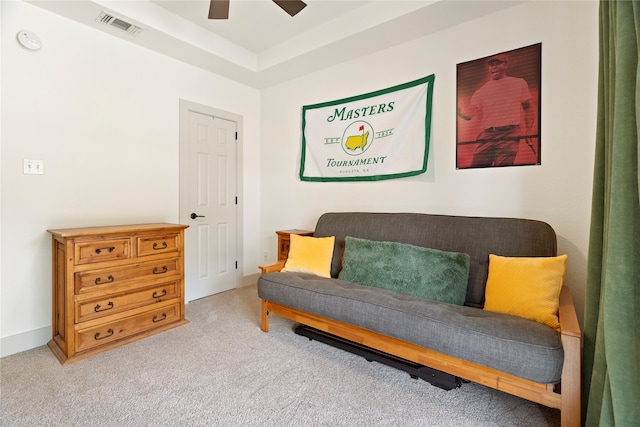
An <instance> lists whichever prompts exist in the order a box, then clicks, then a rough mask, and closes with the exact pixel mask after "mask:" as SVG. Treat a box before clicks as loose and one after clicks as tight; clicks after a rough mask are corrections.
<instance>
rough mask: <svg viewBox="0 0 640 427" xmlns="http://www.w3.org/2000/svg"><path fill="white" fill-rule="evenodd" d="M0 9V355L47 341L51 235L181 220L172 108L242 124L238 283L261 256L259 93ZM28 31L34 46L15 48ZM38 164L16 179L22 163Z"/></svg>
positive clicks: (70, 26)
mask: <svg viewBox="0 0 640 427" xmlns="http://www.w3.org/2000/svg"><path fill="white" fill-rule="evenodd" d="M0 5H1V6H0V7H1V8H2V9H1V11H2V72H1V87H2V117H1V119H2V123H1V125H2V129H1V132H2V133H1V137H2V155H1V161H2V163H1V165H2V177H1V183H2V207H1V216H0V218H1V228H0V229H1V232H2V235H1V237H2V239H1V240H2V246H1V249H0V250H1V253H2V258H1V265H0V268H1V282H0V292H1V295H0V297H1V303H0V304H1V305H0V307H1V311H2V313H1V315H0V318H1V321H2V323H1V329H0V334H1V335H0V336H1V337H2V355H6V354H10V353H12V352H15V351H19V350H24V349H27V348H30V347H34V346H37V345H42V344H44V343H45V342H46V341H48V340H49V339H50V338H51V247H50V246H51V238H50V236H49V234H48V233H47V232H46V230H47V229H50V228H63V227H76V226H90V225H108V224H122V223H139V222H155V221H167V222H178V190H179V189H178V173H179V170H178V169H179V168H178V165H179V164H178V152H179V147H178V136H179V133H178V127H179V121H178V119H179V114H178V113H179V99H186V100H189V101H193V102H196V103H199V104H204V105H208V106H211V107H214V108H217V109H221V110H225V111H229V112H232V113H236V114H239V115H241V116H242V117H243V124H244V129H243V130H244V140H243V156H244V157H243V159H242V162H243V165H242V167H243V170H244V171H247V172H248V173H246V174H245V177H244V181H243V194H244V197H245V200H244V205H243V206H244V212H243V222H244V253H243V259H244V262H245V265H244V267H245V268H244V272H245V274H253V273H255V272H256V267H255V266H256V265H257V264H258V263H259V261H261V260H262V257H261V256H260V257H259V256H258V253H261V252H260V251H259V247H258V245H256V244H255V243H254V242H256V241H257V240H258V236H259V190H260V188H259V176H257V174H256V173H255V171H257V170H258V168H259V156H260V147H259V144H258V141H259V126H260V111H259V97H260V94H259V92H258V91H257V90H255V89H252V88H249V87H246V86H243V85H240V84H237V83H235V82H232V81H230V80H227V79H223V78H221V77H219V76H217V75H215V74H211V73H209V72H206V71H203V70H201V69H198V68H195V67H192V66H189V65H186V64H184V63H182V62H178V61H176V60H173V59H171V58H168V57H166V56H163V55H160V54H157V53H154V52H152V51H150V50H147V49H145V48H142V47H139V46H136V45H134V44H132V43H129V42H127V41H124V40H120V39H118V38H115V37H113V36H110V35H107V34H103V33H102V32H99V31H96V30H94V29H91V28H89V27H87V26H84V25H81V24H78V23H76V22H74V21H71V20H68V19H65V18H62V17H60V16H58V15H55V14H52V13H50V12H47V11H44V10H42V9H40V8H37V7H35V6H32V5H29V4H25V3H23V2H0ZM21 29H29V30H31V31H34V32H35V33H36V34H38V35H39V36H40V38H41V39H42V42H43V48H42V49H41V50H40V51H38V52H29V51H27V50H25V49H23V48H21V47H20V46H19V45H18V44H17V43H16V41H15V36H16V34H17V32H18V31H19V30H21ZM25 158H28V159H42V160H44V170H45V174H44V175H24V174H23V173H22V161H23V159H25Z"/></svg>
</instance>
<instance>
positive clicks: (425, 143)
mask: <svg viewBox="0 0 640 427" xmlns="http://www.w3.org/2000/svg"><path fill="white" fill-rule="evenodd" d="M433 80H434V75H433V74H432V75H430V76H428V77H424V78H422V79H419V80H415V81H412V82H409V83H405V84H401V85H398V86H394V87H390V88H388V89H382V90H378V91H376V92H371V93H368V94H364V95H359V96H353V97H351V98H345V99H340V100H337V101H329V102H324V103H321V104H315V105H306V106H303V107H302V155H301V159H300V179H301V180H303V181H376V180H383V179H392V178H402V177H406V176H413V175H419V174H421V173H424V172H425V171H426V170H427V154H428V152H429V132H430V128H431V100H432V97H433Z"/></svg>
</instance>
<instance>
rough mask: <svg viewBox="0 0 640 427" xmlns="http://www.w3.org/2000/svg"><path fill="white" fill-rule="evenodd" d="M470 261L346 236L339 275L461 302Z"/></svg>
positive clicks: (460, 255) (456, 255)
mask: <svg viewBox="0 0 640 427" xmlns="http://www.w3.org/2000/svg"><path fill="white" fill-rule="evenodd" d="M469 262H470V257H469V255H467V254H463V253H457V252H445V251H440V250H437V249H430V248H423V247H420V246H414V245H409V244H406V243H397V242H379V241H374V240H365V239H358V238H355V237H350V236H347V237H346V238H345V249H344V256H343V258H342V271H341V272H340V274H339V275H338V278H339V279H341V280H346V281H349V282H353V283H359V284H361V285H367V286H374V287H377V288H384V289H391V290H394V291H397V292H402V293H404V294H408V295H413V296H416V297H421V298H427V299H431V300H436V301H442V302H446V303H449V304H457V305H463V304H464V301H465V298H466V296H467V281H468V280H469Z"/></svg>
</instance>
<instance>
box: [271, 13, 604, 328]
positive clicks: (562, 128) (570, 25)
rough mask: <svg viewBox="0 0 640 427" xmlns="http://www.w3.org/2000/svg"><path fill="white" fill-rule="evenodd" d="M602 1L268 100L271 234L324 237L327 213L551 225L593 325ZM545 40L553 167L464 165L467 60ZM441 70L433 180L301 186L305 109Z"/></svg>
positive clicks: (546, 128) (336, 73)
mask: <svg viewBox="0 0 640 427" xmlns="http://www.w3.org/2000/svg"><path fill="white" fill-rule="evenodd" d="M597 5H598V3H597V2H546V1H543V2H534V3H527V4H524V5H520V6H515V7H512V8H509V9H506V10H504V11H501V12H499V13H495V14H493V15H490V16H487V17H484V18H481V19H477V20H474V21H471V22H469V23H466V24H464V25H461V26H458V27H455V28H451V29H449V30H446V31H442V32H440V33H437V34H434V35H431V36H428V37H424V38H422V39H419V40H416V41H413V42H409V43H406V44H404V45H402V46H399V47H395V48H391V49H387V50H384V51H381V52H379V53H376V54H372V55H369V56H367V57H364V58H358V59H354V60H353V61H351V62H349V63H345V64H342V65H339V66H335V67H332V68H330V69H326V70H321V71H318V72H316V73H314V74H312V75H308V76H305V77H302V78H299V79H296V80H295V81H290V82H287V83H286V84H282V85H279V86H276V87H272V88H269V89H267V90H264V91H263V92H262V99H261V113H262V141H263V147H264V148H263V150H262V155H261V171H262V172H261V173H262V180H261V204H262V206H261V213H262V215H261V230H262V231H261V233H262V245H263V248H264V249H263V250H264V251H268V252H269V257H270V259H272V260H273V259H275V257H276V253H275V251H276V235H275V233H274V231H275V230H279V229H289V228H303V229H311V230H312V229H313V227H314V226H315V222H316V220H317V218H318V216H319V215H320V214H321V213H323V212H325V211H391V212H394V211H409V212H426V213H441V214H459V215H472V216H473V215H478V216H500V217H503V216H513V217H522V218H531V219H539V220H543V221H546V222H548V223H549V224H551V225H552V226H553V227H554V229H555V230H556V233H557V235H558V244H559V252H560V253H567V254H568V255H569V264H568V271H567V276H566V283H567V284H568V285H569V286H570V287H571V289H572V292H573V294H574V299H575V300H576V303H577V306H578V311H579V313H578V314H579V317H580V319H582V307H583V299H584V286H585V278H586V257H587V247H588V234H589V220H590V209H591V187H592V173H593V156H594V145H595V117H596V98H597V68H598V57H597V54H598V22H597V9H598V6H597ZM539 42H541V43H542V119H541V120H542V122H541V123H542V138H541V142H542V165H540V166H522V167H508V168H490V169H466V170H456V169H455V140H456V121H455V120H456V105H455V100H456V64H458V63H462V62H467V61H470V60H474V59H477V58H481V57H484V56H488V55H491V54H493V53H498V52H503V51H508V50H511V49H516V48H519V47H524V46H529V45H532V44H535V43H539ZM430 74H435V85H434V98H433V115H432V133H431V147H430V153H429V162H428V169H427V172H426V173H425V174H423V175H419V176H417V177H412V178H405V179H398V180H389V181H383V182H356V183H309V182H301V181H299V180H298V179H297V173H298V168H299V156H300V140H301V129H300V122H301V120H300V119H301V108H302V106H303V105H308V104H315V103H318V102H324V101H330V100H334V99H340V98H344V97H347V96H351V95H358V94H361V93H366V92H370V91H373V90H377V89H382V88H386V87H389V86H393V85H395V84H400V83H404V82H408V81H411V80H414V79H417V78H420V77H423V76H426V75H430Z"/></svg>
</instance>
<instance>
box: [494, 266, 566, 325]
mask: <svg viewBox="0 0 640 427" xmlns="http://www.w3.org/2000/svg"><path fill="white" fill-rule="evenodd" d="M566 263H567V255H560V256H557V257H540V258H514V257H502V256H498V255H493V254H490V255H489V276H488V277H487V287H486V290H485V303H484V309H485V310H488V311H494V312H497V313H506V314H512V315H514V316H519V317H523V318H525V319H529V320H535V321H536V322H539V323H542V324H543V325H547V326H550V327H552V328H554V329H555V330H557V331H559V330H560V322H559V320H558V303H559V298H560V289H561V288H562V282H563V281H564V273H565V270H566Z"/></svg>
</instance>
